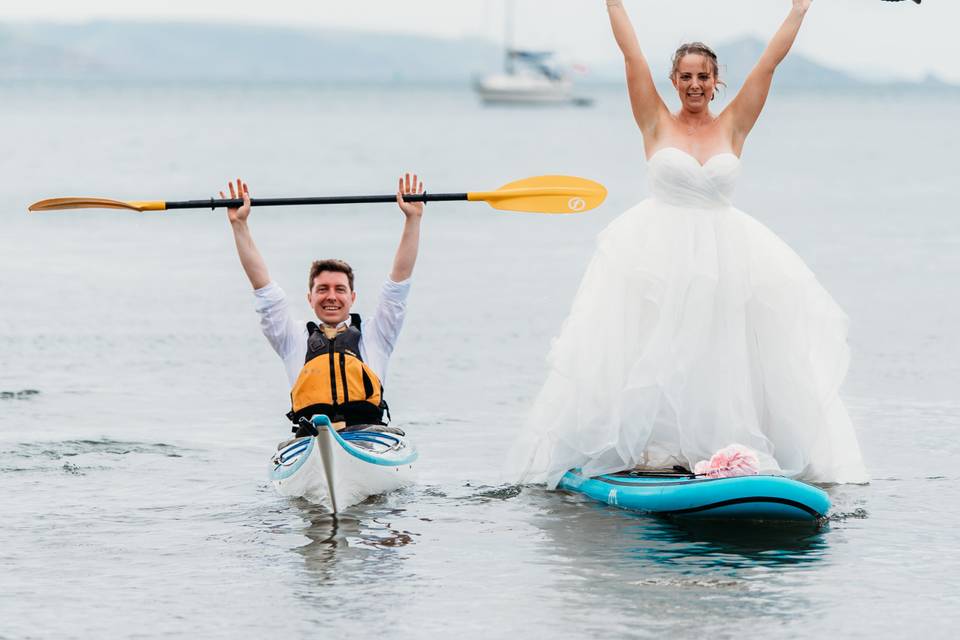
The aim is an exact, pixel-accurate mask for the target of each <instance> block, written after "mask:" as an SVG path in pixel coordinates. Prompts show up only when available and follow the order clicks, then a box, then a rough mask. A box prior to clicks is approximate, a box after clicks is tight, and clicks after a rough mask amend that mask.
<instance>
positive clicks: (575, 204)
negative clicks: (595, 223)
mask: <svg viewBox="0 0 960 640" xmlns="http://www.w3.org/2000/svg"><path fill="white" fill-rule="evenodd" d="M567 207H569V208H570V211H583V210H584V209H586V208H587V202H586V201H585V200H584V199H583V198H570V200H569V201H568V202H567Z"/></svg>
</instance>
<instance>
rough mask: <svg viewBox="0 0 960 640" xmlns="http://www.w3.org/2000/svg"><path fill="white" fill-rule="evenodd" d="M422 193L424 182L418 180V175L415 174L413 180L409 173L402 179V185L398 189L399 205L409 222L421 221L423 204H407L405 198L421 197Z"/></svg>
mask: <svg viewBox="0 0 960 640" xmlns="http://www.w3.org/2000/svg"><path fill="white" fill-rule="evenodd" d="M421 193H423V182H421V181H420V180H419V179H418V178H417V174H413V177H412V178H411V176H410V174H409V173H407V174H404V176H403V177H401V178H400V184H399V186H398V188H397V205H398V206H399V207H400V210H401V211H403V215H405V216H407V219H408V220H410V219H411V218H414V219H419V218H420V217H421V216H422V215H423V203H422V202H407V201H406V200H404V199H403V196H405V195H406V196H409V195H419V194H421Z"/></svg>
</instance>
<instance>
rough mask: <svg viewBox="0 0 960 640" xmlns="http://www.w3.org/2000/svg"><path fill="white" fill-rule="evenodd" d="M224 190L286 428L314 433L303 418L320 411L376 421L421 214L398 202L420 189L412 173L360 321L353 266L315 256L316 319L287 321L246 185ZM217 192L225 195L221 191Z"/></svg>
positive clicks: (400, 192) (340, 418)
mask: <svg viewBox="0 0 960 640" xmlns="http://www.w3.org/2000/svg"><path fill="white" fill-rule="evenodd" d="M229 190H230V197H231V198H238V197H239V198H242V199H243V205H242V206H241V207H239V208H237V209H228V210H227V216H228V217H229V219H230V225H231V226H232V227H233V237H234V240H235V241H236V244H237V254H238V255H239V256H240V264H241V265H242V266H243V270H244V272H246V274H247V278H249V280H250V284H251V285H252V286H253V290H254V291H253V293H254V296H255V297H256V310H257V313H258V314H259V315H260V327H261V329H262V331H263V335H264V336H266V338H267V340H268V341H269V342H270V345H271V346H272V347H273V349H274V351H276V352H277V355H279V356H280V357H281V358H282V359H283V364H284V366H285V368H286V370H287V378H288V379H289V381H290V386H291V394H290V395H291V401H292V405H293V408H292V410H291V412H290V413H289V414H288V417H289V418H290V419H291V420H292V421H293V422H294V424H295V425H296V426H295V427H294V431H295V432H296V433H297V435H298V436H299V435H307V434H308V433H311V432H312V433H315V431H311V430H312V425H310V424H309V422H308V421H309V418H310V417H311V416H312V415H313V414H316V413H323V414H326V415H327V416H328V417H329V418H330V420H331V421H332V422H333V423H334V424H335V426H337V427H338V428H340V429H342V428H362V425H376V424H384V420H383V417H384V411H385V410H386V408H387V407H386V403H385V402H384V400H383V381H384V379H385V378H386V375H387V365H388V364H389V361H390V355H391V353H393V349H394V346H395V345H396V342H397V338H398V337H399V335H400V330H401V328H402V327H403V319H404V315H405V312H406V301H407V294H408V293H409V291H410V276H411V275H412V274H413V267H414V264H415V263H416V261H417V251H418V248H419V244H420V220H421V218H422V217H423V203H422V202H406V201H404V199H403V196H404V195H410V194H419V193H423V183H422V182H420V180H419V179H418V178H417V175H416V174H413V175H412V176H411V174H409V173H407V174H405V176H403V177H401V178H400V182H399V186H398V189H397V204H398V205H399V207H400V210H401V211H402V212H403V215H404V217H405V220H404V225H403V233H402V234H401V236H400V245H399V246H398V247H397V253H396V257H395V258H394V260H393V269H392V270H391V271H390V276H389V278H388V279H387V281H386V282H385V283H384V285H383V288H382V289H381V292H380V298H379V301H378V303H377V308H376V311H374V313H373V316H372V317H370V318H368V319H366V320H365V321H364V322H363V323H362V324H361V322H360V316H358V315H356V314H351V313H350V309H351V308H352V307H353V303H354V302H355V301H356V299H357V294H356V292H355V291H354V289H353V270H352V269H351V268H350V265H348V264H347V263H346V262H343V261H342V260H333V259H327V260H317V261H315V262H314V263H313V265H312V266H311V269H310V278H309V289H308V291H307V302H308V303H309V304H310V307H311V308H312V309H313V312H314V314H316V316H317V320H319V324H317V323H314V322H307V323H304V322H298V321H296V320H294V319H293V317H292V316H291V314H290V306H289V303H288V301H287V296H286V294H285V293H284V292H283V290H282V289H281V288H280V286H279V285H277V283H275V282H274V281H272V280H271V279H270V274H269V272H268V271H267V265H266V262H265V261H264V259H263V256H261V255H260V252H259V251H258V250H257V247H256V245H255V244H254V242H253V237H252V235H251V234H250V228H249V227H248V226H247V218H248V217H249V216H250V194H249V191H248V188H247V184H246V183H244V182H243V181H241V180H239V179H238V180H237V183H236V187H234V185H233V183H230V184H229ZM220 197H221V198H223V197H225V196H224V193H223V192H222V191H221V192H220ZM388 415H389V413H388Z"/></svg>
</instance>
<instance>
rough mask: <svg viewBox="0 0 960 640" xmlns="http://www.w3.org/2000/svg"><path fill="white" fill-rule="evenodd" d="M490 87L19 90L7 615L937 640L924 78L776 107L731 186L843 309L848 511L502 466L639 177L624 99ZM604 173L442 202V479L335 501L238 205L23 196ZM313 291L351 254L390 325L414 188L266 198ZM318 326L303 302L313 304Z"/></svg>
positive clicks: (5, 218) (286, 270)
mask: <svg viewBox="0 0 960 640" xmlns="http://www.w3.org/2000/svg"><path fill="white" fill-rule="evenodd" d="M597 98H598V99H597V104H596V105H595V107H594V108H591V109H555V110H519V111H516V110H501V109H484V108H482V107H480V106H478V105H476V104H475V103H474V100H473V97H472V96H471V95H470V94H469V93H468V92H467V91H465V90H463V89H460V88H425V89H419V90H401V89H364V88H353V89H334V88H322V87H307V88H294V87H287V86H249V87H231V86H221V87H175V86H167V87H111V86H101V87H92V88H90V87H44V86H16V85H7V86H3V87H0V140H2V141H3V146H4V150H5V153H3V154H2V155H0V175H2V176H3V186H2V187H0V291H2V302H0V496H2V497H0V515H2V516H3V526H2V528H0V637H2V638H32V637H78V638H81V637H82V638H87V637H128V636H129V637H160V636H184V635H187V634H190V635H193V636H197V637H237V636H241V637H250V636H265V635H267V634H270V635H277V634H293V635H294V636H306V635H307V634H311V635H312V634H316V633H320V634H322V635H323V636H324V637H327V636H330V637H336V636H338V635H341V634H350V635H353V636H357V637H365V636H373V635H378V634H384V633H389V634H391V636H393V637H398V638H419V637H436V636H440V635H444V636H453V635H456V636H457V637H460V638H479V637H504V636H506V635H507V634H510V635H518V636H524V637H530V638H541V637H551V638H555V637H613V636H625V637H641V638H642V637H662V636H664V635H665V634H671V635H674V636H677V637H690V636H693V635H704V634H709V635H712V636H715V637H733V636H739V635H742V634H743V633H748V634H750V635H761V634H762V635H764V636H768V637H774V638H788V637H799V636H803V637H808V636H811V635H816V634H829V635H832V636H842V637H871V636H880V637H892V636H895V635H901V634H903V633H906V632H909V633H911V634H915V635H924V634H926V635H933V636H934V637H937V636H939V637H943V636H945V635H947V632H948V630H952V629H953V627H954V626H955V625H956V623H957V622H958V621H960V616H958V614H957V611H958V610H960V607H958V605H960V580H958V578H957V575H958V570H960V562H958V560H957V555H956V549H957V546H958V543H960V536H958V534H957V527H958V525H960V515H958V513H957V505H958V504H960V491H958V490H957V485H955V484H954V482H956V481H957V480H958V479H960V474H958V473H957V471H956V466H957V465H956V461H957V460H958V458H960V444H958V440H957V438H956V437H955V436H956V433H957V425H958V423H960V398H958V397H957V394H956V389H957V387H958V383H960V368H958V367H960V365H958V363H960V344H958V341H957V340H956V334H955V327H957V326H958V325H960V304H958V302H957V295H956V293H957V285H956V283H957V282H958V275H960V257H958V256H960V251H958V248H960V222H958V219H957V216H956V204H955V196H954V190H955V180H956V175H955V174H956V161H955V158H956V154H957V152H958V150H960V134H958V133H957V132H956V129H955V127H954V124H955V122H956V121H957V118H958V116H960V108H958V107H957V106H956V101H955V100H954V99H953V98H952V97H950V96H938V95H933V94H915V95H912V94H901V95H889V94H887V95H885V94H873V93H860V94H848V95H810V94H776V93H775V94H774V96H773V97H772V99H771V101H770V103H769V105H768V108H767V112H766V113H765V114H764V118H763V119H762V120H761V122H760V125H759V126H758V128H757V129H756V131H755V132H754V133H753V134H752V137H751V139H750V141H749V143H748V146H747V151H746V154H745V156H744V177H743V179H742V182H741V184H740V187H739V190H738V195H737V199H736V201H737V204H738V206H739V207H740V208H742V209H744V210H745V211H747V212H750V213H752V214H754V215H755V216H756V217H757V218H759V219H760V220H761V221H762V222H764V223H765V224H767V225H768V226H770V227H771V228H772V229H774V231H776V232H777V233H778V234H779V235H780V236H781V237H783V238H784V239H785V240H786V241H787V242H788V243H789V244H790V245H791V246H793V247H794V248H795V249H796V250H797V251H798V252H799V253H800V254H801V255H802V256H803V257H804V258H805V259H806V260H807V261H808V263H809V264H810V265H811V266H812V267H813V269H814V270H815V271H816V272H817V273H818V275H819V277H820V279H821V280H822V281H823V282H824V284H825V285H826V287H827V288H828V289H829V290H830V291H831V292H832V293H833V294H834V296H835V297H836V298H837V300H838V301H839V302H840V303H841V305H842V306H843V307H844V308H845V309H846V310H847V312H848V313H849V314H850V316H851V321H852V323H851V333H850V342H851V346H852V349H853V364H852V367H851V371H850V375H849V377H848V380H847V384H846V385H845V387H844V390H845V397H846V399H847V402H848V405H849V408H850V410H851V413H852V415H853V417H854V421H855V423H856V425H857V428H858V433H859V435H860V439H861V443H862V446H863V449H864V455H865V458H866V460H867V463H868V466H869V468H870V470H871V473H872V475H873V477H874V480H873V482H872V483H871V484H870V485H868V486H843V487H834V488H831V489H830V493H831V497H832V499H833V501H834V508H833V511H832V515H831V518H830V520H829V521H828V522H827V523H826V524H825V525H824V526H823V527H821V528H819V529H813V528H799V529H797V528H778V529H763V530H755V529H752V528H750V527H739V528H734V529H731V528H730V527H715V526H714V527H709V526H707V527H705V526H693V525H685V524H676V523H670V522H664V521H660V520H657V519H652V518H646V517H642V516H638V515H634V514H630V513H626V512H621V511H618V510H615V509H611V508H608V507H606V506H603V505H595V504H591V503H587V502H585V501H583V500H581V499H580V498H577V497H574V496H569V495H564V494H557V493H550V492H546V491H543V490H540V489H536V488H531V487H525V488H522V489H520V488H516V487H510V486H508V485H504V484H503V483H502V482H501V478H500V473H499V469H500V461H501V459H502V457H503V454H504V452H505V450H506V447H507V445H508V443H509V441H510V439H511V436H512V433H513V432H514V431H515V429H516V428H517V425H518V424H519V423H520V421H521V420H522V418H523V415H524V412H525V410H526V408H527V407H528V406H529V403H530V402H531V399H532V397H533V395H534V394H535V392H536V390H537V388H538V385H539V384H540V382H541V381H542V379H543V375H544V364H543V358H544V356H545V354H546V351H547V348H548V345H549V340H550V337H551V336H552V335H553V334H555V333H556V331H557V329H558V327H559V323H560V322H561V320H562V318H563V316H564V314H565V312H566V310H567V305H568V304H569V301H570V299H571V297H572V295H573V292H574V290H575V288H576V286H577V283H578V280H579V276H580V274H581V273H582V270H583V268H584V266H585V263H586V260H587V259H588V257H589V255H590V253H591V251H592V244H593V237H594V236H595V234H596V233H597V232H598V231H599V230H600V229H602V228H603V226H604V225H605V224H606V223H607V222H609V220H610V219H612V217H613V216H615V215H616V214H617V213H619V212H620V211H622V210H623V209H624V208H626V207H627V206H629V205H630V204H632V203H633V202H635V201H636V200H639V199H640V198H642V197H643V196H644V195H645V193H646V186H645V180H644V172H645V167H644V164H643V162H642V151H641V146H640V138H639V135H638V133H637V132H636V131H635V128H634V127H633V125H632V124H631V122H630V117H629V113H628V111H627V107H626V103H625V99H624V96H623V94H622V90H621V89H611V90H603V91H600V92H599V94H598V96H597ZM407 169H415V170H417V171H419V172H420V173H421V174H422V175H423V176H424V177H425V178H426V182H427V188H428V190H431V191H463V190H478V189H487V188H495V187H496V186H499V185H500V184H503V183H505V182H508V181H511V180H514V179H518V178H521V177H525V176H527V175H536V174H541V173H553V172H556V173H569V174H574V175H583V176H585V177H592V178H595V179H598V180H601V181H602V182H604V183H605V184H606V185H607V187H608V188H609V189H610V197H609V199H608V202H607V204H605V205H604V206H603V208H602V209H600V210H598V211H596V212H593V213H589V214H583V215H579V216H567V217H562V216H546V215H520V214H509V213H501V212H495V211H493V210H491V209H489V208H487V207H486V206H485V205H483V204H438V203H435V204H430V205H428V207H427V213H426V218H425V221H424V225H423V243H422V248H421V255H420V260H419V262H418V266H417V270H416V274H415V283H414V290H413V293H412V294H411V300H410V310H409V316H408V320H407V324H406V328H405V330H404V334H403V336H402V339H401V342H400V345H399V347H398V349H397V351H396V353H395V356H394V359H393V361H392V364H391V373H390V379H389V380H388V381H387V389H388V394H389V398H390V402H391V407H392V410H393V414H394V416H395V419H396V421H397V423H398V424H400V425H403V426H404V427H406V428H407V429H408V431H409V432H410V433H411V434H412V435H413V437H414V438H415V440H416V442H417V444H418V446H419V448H420V450H421V455H422V464H421V478H420V480H421V481H420V484H418V485H417V486H416V487H413V488H411V489H408V490H405V491H401V492H397V493H394V494H390V495H387V496H382V497H377V498H373V499H371V500H370V501H369V502H367V503H365V504H362V505H359V506H357V507H354V508H352V509H350V510H349V512H348V513H346V514H344V515H343V516H342V517H340V518H338V519H336V520H333V519H331V518H330V517H329V516H326V515H324V514H323V513H321V512H320V511H318V510H317V509H316V508H314V507H311V506H310V505H308V504H306V503H301V502H298V501H290V500H287V499H283V498H280V497H278V496H277V495H276V494H274V492H273V490H272V488H271V487H270V486H269V485H268V483H267V480H266V469H267V461H268V458H269V455H270V453H271V451H272V449H273V447H274V446H275V444H276V442H277V441H278V440H280V439H281V438H282V437H283V436H284V433H285V430H286V428H287V427H286V426H285V425H284V420H283V418H282V415H283V413H284V412H285V411H286V410H287V392H288V389H287V388H286V386H285V385H286V383H285V376H284V374H283V368H282V365H281V363H280V361H279V359H277V358H276V357H275V356H274V354H273V353H272V351H271V350H270V348H269V347H268V346H267V344H266V342H265V341H264V340H263V339H262V337H261V336H260V335H259V331H258V327H257V322H256V316H255V314H254V312H253V310H252V296H251V295H250V293H249V291H248V287H249V285H248V284H247V282H246V279H245V278H244V276H243V274H242V272H241V270H240V267H239V265H238V263H237V259H236V256H235V253H234V249H233V243H232V239H231V234H230V230H229V227H228V225H227V223H226V222H225V219H224V216H223V214H222V213H212V212H209V211H206V212H205V211H196V212H188V213H172V214H162V215H159V214H158V215H129V214H122V213H110V212H66V213H56V214H44V215H32V216H28V215H27V214H26V213H25V208H26V205H27V204H28V203H29V202H32V201H34V200H37V199H40V198H43V197H49V196H54V195H103V196H110V197H116V198H131V199H135V198H140V199H146V198H167V199H189V198H200V197H205V196H207V195H211V194H213V193H215V191H217V190H218V189H220V188H222V187H223V185H224V184H225V182H226V180H228V179H229V178H232V177H236V176H238V175H239V176H242V177H244V178H245V179H247V180H248V181H249V182H250V184H251V189H252V191H253V193H254V195H260V196H285V195H323V194H334V193H360V192H371V191H377V192H389V191H390V190H391V189H392V186H393V184H394V180H395V177H396V175H397V174H398V173H399V172H400V171H403V170H407ZM251 224H252V227H253V232H254V234H255V237H256V240H257V242H258V244H259V246H260V248H261V250H262V251H263V253H264V255H265V257H266V260H267V262H268V264H269V265H270V268H271V274H272V275H273V277H274V278H275V279H276V280H277V281H279V282H280V283H281V284H282V285H283V286H284V287H285V288H286V289H287V291H288V292H290V293H291V295H294V296H299V295H300V292H301V291H303V290H305V287H306V282H305V279H306V271H307V266H308V264H309V261H310V260H312V259H314V258H317V257H323V256H339V257H343V258H346V259H348V260H350V262H351V263H352V264H353V265H354V267H355V269H356V271H357V274H358V275H357V288H358V291H359V301H358V309H359V311H361V312H369V311H370V310H371V305H372V302H373V296H374V295H375V293H376V291H377V290H378V288H379V285H380V282H381V281H382V279H383V277H384V276H385V275H386V273H387V271H388V270H389V268H390V263H391V260H392V254H393V251H394V248H395V243H396V241H397V238H398V234H399V231H400V226H401V215H400V214H399V212H398V211H396V209H395V207H391V206H389V205H387V206H379V207H339V208H326V209H319V208H318V209H298V210H280V209H274V210H261V211H255V212H254V213H253V218H252V223H251ZM303 309H304V312H306V306H305V305H304V307H303Z"/></svg>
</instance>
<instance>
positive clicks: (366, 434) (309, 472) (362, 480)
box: [270, 415, 417, 513]
mask: <svg viewBox="0 0 960 640" xmlns="http://www.w3.org/2000/svg"><path fill="white" fill-rule="evenodd" d="M313 423H314V425H315V426H316V427H317V431H318V433H317V435H315V436H306V437H302V438H295V439H294V440H291V441H289V442H286V443H284V444H283V445H281V447H280V448H279V449H278V450H277V452H276V453H275V454H274V455H273V458H272V459H271V461H270V465H271V466H270V480H271V482H272V483H273V486H274V487H276V489H277V491H278V492H279V493H280V494H281V495H285V496H290V497H300V498H305V499H306V500H309V501H310V502H313V503H315V504H319V505H322V506H325V507H327V508H328V509H330V511H332V512H334V513H336V512H338V511H341V510H343V509H345V508H347V507H349V506H352V505H355V504H357V503H359V502H363V501H364V500H366V499H367V498H368V497H370V496H373V495H378V494H381V493H387V492H389V491H393V490H395V489H399V488H401V487H404V486H407V485H410V484H412V483H413V481H414V471H415V469H414V463H415V462H416V460H417V450H416V448H415V447H414V446H413V443H412V442H410V440H409V438H407V436H406V434H404V433H403V432H402V431H400V430H399V429H391V428H389V427H387V428H382V427H378V426H371V427H367V428H365V429H363V430H358V431H347V432H338V431H337V430H336V429H334V428H333V425H331V424H330V421H329V419H327V417H326V416H322V415H321V416H314V417H313Z"/></svg>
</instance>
